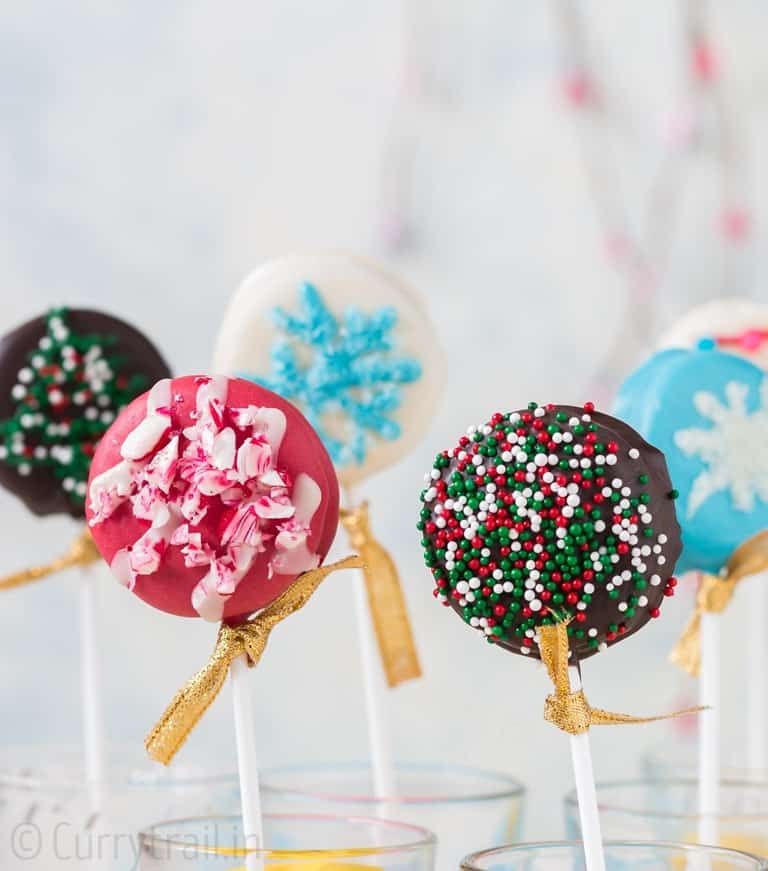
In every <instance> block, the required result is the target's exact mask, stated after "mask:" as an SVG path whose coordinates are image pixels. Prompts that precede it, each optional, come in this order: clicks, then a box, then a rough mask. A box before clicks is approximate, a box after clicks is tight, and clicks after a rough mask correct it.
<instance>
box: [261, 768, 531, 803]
mask: <svg viewBox="0 0 768 871" xmlns="http://www.w3.org/2000/svg"><path fill="white" fill-rule="evenodd" d="M370 767H371V766H370V763H369V762H363V761H351V762H311V763H291V764H289V765H275V766H270V767H269V768H265V769H264V770H263V771H262V773H261V781H262V782H261V789H262V791H263V792H265V793H272V794H273V795H276V794H279V795H281V796H295V797H300V798H314V799H320V800H322V801H328V802H354V803H358V804H371V805H374V804H392V805H411V804H464V803H467V802H485V801H499V800H500V799H508V798H521V797H522V796H524V795H525V792H526V789H525V785H524V784H523V783H522V782H521V781H519V780H517V779H516V778H514V777H512V775H509V774H506V773H505V772H501V771H491V770H490V769H484V768H472V767H470V766H465V765H452V764H451V765H446V764H445V763H441V762H395V770H396V771H423V772H433V773H434V772H438V771H441V770H443V771H446V773H451V772H453V773H459V772H460V773H462V774H467V775H472V776H475V777H482V778H487V779H489V780H495V781H497V782H500V783H505V784H506V786H505V787H502V786H499V787H497V788H496V789H488V790H483V791H480V792H477V791H472V792H469V793H467V794H466V795H407V796H403V795H395V796H380V795H356V794H354V793H343V792H339V791H338V790H330V791H329V790H324V789H311V788H302V787H301V786H277V785H274V784H271V783H269V777H270V775H278V774H287V773H295V774H302V773H311V772H323V771H327V772H334V771H343V770H355V771H357V770H360V771H362V770H365V769H370Z"/></svg>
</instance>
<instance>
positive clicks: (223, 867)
mask: <svg viewBox="0 0 768 871" xmlns="http://www.w3.org/2000/svg"><path fill="white" fill-rule="evenodd" d="M264 844H265V848H264V849H263V850H246V849H245V847H244V846H243V836H242V824H241V821H240V819H239V817H208V818H198V819H189V820H177V821H173V822H165V823H159V824H157V825H154V826H152V827H151V829H149V830H148V831H146V832H143V833H142V835H141V837H140V854H139V862H138V866H137V871H198V869H200V871H203V869H204V871H245V868H246V864H247V867H248V868H249V869H250V868H251V867H257V868H264V869H275V871H277V869H280V871H353V869H358V871H363V869H365V871H371V869H378V871H434V867H435V865H434V844H435V837H434V835H433V834H432V833H431V832H428V831H427V830H426V829H422V828H419V827H418V826H410V825H406V824H404V823H396V822H388V821H385V820H379V819H366V818H363V817H346V818H345V817H336V816H322V815H297V814H267V815H265V817H264Z"/></svg>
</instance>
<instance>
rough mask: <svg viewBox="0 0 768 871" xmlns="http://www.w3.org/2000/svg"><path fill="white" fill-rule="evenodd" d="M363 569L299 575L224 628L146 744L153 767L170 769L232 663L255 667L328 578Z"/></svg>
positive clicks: (351, 560) (348, 564)
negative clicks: (278, 629) (242, 659)
mask: <svg viewBox="0 0 768 871" xmlns="http://www.w3.org/2000/svg"><path fill="white" fill-rule="evenodd" d="M362 565H363V562H362V560H361V559H360V557H358V556H348V557H347V558H346V559H343V560H340V561H339V562H336V563H331V564H330V565H326V566H320V568H317V569H311V570H310V571H308V572H305V573H304V574H303V575H300V576H299V577H298V578H297V580H296V581H294V582H293V584H291V586H290V587H289V588H288V589H287V590H286V591H285V592H284V593H282V594H281V595H280V596H278V597H277V599H275V600H274V602H272V603H271V604H269V605H268V606H267V607H266V608H264V609H263V610H262V611H260V612H259V613H258V614H257V615H256V616H255V617H252V618H251V619H250V620H247V621H246V622H245V623H240V624H238V625H237V626H228V625H227V624H226V623H223V624H222V625H221V628H220V629H219V635H218V638H217V639H216V646H215V647H214V649H213V653H212V654H211V658H210V659H209V660H208V663H207V665H205V666H204V667H203V668H202V669H201V670H200V671H199V672H198V673H197V674H196V675H195V676H194V677H193V678H192V680H190V681H189V682H188V683H187V685H186V686H185V687H183V689H181V690H180V691H179V692H178V693H177V694H176V696H175V698H174V699H173V701H172V702H171V703H170V705H169V706H168V707H167V708H166V710H165V713H164V714H163V716H162V717H161V718H160V720H159V721H158V723H157V725H156V726H155V728H154V729H153V730H152V731H151V732H150V734H149V735H148V737H147V739H146V741H145V742H144V746H145V747H146V748H147V752H148V753H149V755H150V756H151V757H152V758H153V759H155V760H156V761H157V762H162V763H163V765H168V764H169V763H170V761H171V760H172V759H173V757H174V756H175V755H176V753H177V752H178V750H179V749H180V748H181V746H182V745H183V744H184V742H185V741H186V740H187V737H188V736H189V734H190V732H191V731H192V730H193V729H194V728H195V726H196V725H197V723H198V721H199V720H200V718H201V717H202V716H203V714H204V713H205V712H206V711H207V710H208V708H209V707H210V706H211V704H212V703H213V701H214V700H215V699H216V696H217V695H218V694H219V692H220V690H221V688H222V687H223V686H224V682H225V681H226V679H227V674H228V671H229V666H230V665H231V663H232V662H233V661H234V660H235V659H237V658H238V657H239V656H242V655H243V654H245V655H246V656H247V657H248V664H249V665H250V666H254V665H256V664H257V663H258V662H259V660H260V659H261V655H262V654H263V653H264V648H265V647H266V646H267V641H268V640H269V635H270V633H271V632H272V630H273V629H274V628H275V626H277V624H278V623H280V622H282V621H283V620H284V619H285V618H286V617H288V616H290V615H291V614H293V613H294V612H295V611H298V610H299V609H300V608H303V607H304V605H306V603H307V602H308V601H309V599H310V597H311V596H312V594H313V593H314V592H315V590H317V588H318V587H319V586H320V584H321V583H322V582H323V581H324V580H325V578H326V577H327V576H328V575H329V574H331V572H335V571H339V570H340V569H351V568H361V567H362Z"/></svg>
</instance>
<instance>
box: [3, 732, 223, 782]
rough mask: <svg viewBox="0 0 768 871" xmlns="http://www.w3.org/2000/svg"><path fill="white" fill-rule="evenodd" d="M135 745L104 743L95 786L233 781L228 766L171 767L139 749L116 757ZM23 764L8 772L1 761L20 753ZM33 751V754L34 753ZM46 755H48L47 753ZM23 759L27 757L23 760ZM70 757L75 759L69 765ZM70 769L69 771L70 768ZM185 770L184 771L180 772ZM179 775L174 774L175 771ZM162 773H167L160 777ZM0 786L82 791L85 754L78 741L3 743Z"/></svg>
mask: <svg viewBox="0 0 768 871" xmlns="http://www.w3.org/2000/svg"><path fill="white" fill-rule="evenodd" d="M135 749H136V745H135V744H133V743H128V742H126V743H124V744H122V743H117V744H108V745H107V760H106V765H105V772H106V774H107V776H106V777H104V778H103V779H102V780H100V781H98V782H97V783H96V786H105V787H111V788H118V789H124V790H132V789H137V790H138V789H158V790H160V789H179V788H180V787H194V786H204V785H207V784H210V785H219V784H222V783H229V782H232V783H237V777H238V776H237V770H236V769H235V768H232V769H223V770H222V769H218V770H217V769H213V768H211V769H210V770H208V769H205V768H204V767H203V766H202V765H195V764H194V763H190V764H189V765H186V766H185V765H181V766H176V767H175V768H167V767H165V766H163V765H162V764H161V763H159V762H155V761H154V760H152V758H151V757H150V756H149V755H147V754H145V753H142V752H139V753H137V754H135V759H133V758H131V761H130V762H128V763H125V762H124V761H123V760H122V759H121V758H120V755H119V754H120V753H122V752H123V751H126V754H127V756H128V755H130V757H133V756H134V753H133V751H134V750H135ZM25 751H26V758H24V759H23V761H24V764H23V765H22V766H19V770H18V771H11V770H9V767H8V766H7V765H6V764H5V761H6V760H7V759H8V758H9V754H13V753H17V752H18V753H20V754H22V756H24V755H25ZM41 751H45V753H46V755H45V756H43V758H42V759H41V758H40V752H41ZM110 751H112V752H115V751H117V753H118V755H117V757H116V758H110ZM35 754H36V755H35ZM48 754H50V755H48ZM62 757H63V758H64V762H65V766H64V770H63V771H57V772H56V776H54V777H52V778H51V779H46V778H45V777H43V776H41V775H43V774H44V773H45V771H46V770H47V769H49V768H50V767H51V765H52V763H53V764H55V763H56V762H57V761H59V760H60V759H61V758H62ZM27 758H28V759H29V760H30V761H29V762H27ZM72 760H76V762H75V764H72ZM144 764H146V766H147V768H146V769H143V768H142V765H144ZM70 769H71V770H70ZM131 770H133V771H134V776H133V777H126V776H122V777H121V776H120V772H121V771H122V772H123V773H124V774H127V773H129V772H130V771H131ZM185 770H188V773H184V772H185ZM153 771H156V772H157V774H158V775H159V776H158V777H154V778H153V777H152V772H153ZM179 771H180V774H178V775H177V772H179ZM163 772H167V775H166V776H163ZM0 786H2V787H6V788H12V789H24V790H28V791H29V792H35V791H46V790H72V791H77V790H86V789H88V788H89V786H92V784H88V783H86V776H85V754H84V751H83V747H82V746H81V745H80V744H77V743H72V744H67V743H64V744H46V743H44V742H40V743H38V742H29V743H24V742H19V743H12V744H7V745H4V747H3V748H2V750H0Z"/></svg>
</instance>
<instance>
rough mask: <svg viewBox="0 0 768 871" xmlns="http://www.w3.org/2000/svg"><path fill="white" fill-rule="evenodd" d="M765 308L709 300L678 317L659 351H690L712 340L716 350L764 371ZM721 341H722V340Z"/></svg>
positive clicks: (767, 352) (738, 300)
mask: <svg viewBox="0 0 768 871" xmlns="http://www.w3.org/2000/svg"><path fill="white" fill-rule="evenodd" d="M760 331H766V332H767V333H768V305H766V304H764V303H760V302H755V301H754V300H752V299H747V298H745V297H725V298H723V299H713V300H711V301H710V302H707V303H704V304H703V305H699V306H696V307H695V308H692V309H691V310H690V311H688V312H686V314H685V315H684V316H683V317H682V318H680V319H679V320H678V321H677V322H676V323H675V324H674V326H673V327H672V328H671V329H670V330H669V331H668V332H666V333H665V334H664V335H663V336H662V337H661V339H660V340H659V348H694V347H696V346H697V345H698V343H699V341H700V340H701V339H710V338H712V339H714V340H715V344H716V346H717V347H718V349H719V350H721V351H724V352H726V353H729V354H736V355H738V356H740V357H745V358H746V359H747V360H749V361H750V362H752V363H754V364H755V365H756V366H760V368H762V369H768V335H767V336H766V337H761V336H760V335H759V332H760ZM723 340H725V341H723Z"/></svg>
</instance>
